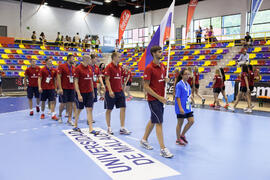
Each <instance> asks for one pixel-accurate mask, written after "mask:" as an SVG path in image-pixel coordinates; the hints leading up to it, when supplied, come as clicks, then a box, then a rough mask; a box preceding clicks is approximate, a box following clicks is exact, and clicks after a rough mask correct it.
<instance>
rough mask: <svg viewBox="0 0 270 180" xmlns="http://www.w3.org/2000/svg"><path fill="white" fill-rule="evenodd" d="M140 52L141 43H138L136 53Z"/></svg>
mask: <svg viewBox="0 0 270 180" xmlns="http://www.w3.org/2000/svg"><path fill="white" fill-rule="evenodd" d="M139 51H140V47H139V43H136V47H135V53H138V52H139Z"/></svg>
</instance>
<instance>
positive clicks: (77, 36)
mask: <svg viewBox="0 0 270 180" xmlns="http://www.w3.org/2000/svg"><path fill="white" fill-rule="evenodd" d="M74 40H75V44H76V46H80V42H81V38H80V35H79V33H77V34H76V35H75V36H74Z"/></svg>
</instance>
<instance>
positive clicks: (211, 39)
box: [208, 25, 214, 42]
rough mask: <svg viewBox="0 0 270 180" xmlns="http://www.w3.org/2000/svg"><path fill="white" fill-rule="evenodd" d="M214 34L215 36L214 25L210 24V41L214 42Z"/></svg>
mask: <svg viewBox="0 0 270 180" xmlns="http://www.w3.org/2000/svg"><path fill="white" fill-rule="evenodd" d="M213 36H214V31H213V26H212V25H210V29H209V31H208V38H209V42H213Z"/></svg>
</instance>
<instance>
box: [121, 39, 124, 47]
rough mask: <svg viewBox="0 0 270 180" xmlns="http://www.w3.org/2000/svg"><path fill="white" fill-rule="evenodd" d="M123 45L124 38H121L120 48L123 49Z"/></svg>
mask: <svg viewBox="0 0 270 180" xmlns="http://www.w3.org/2000/svg"><path fill="white" fill-rule="evenodd" d="M124 46H125V41H124V39H121V49H124Z"/></svg>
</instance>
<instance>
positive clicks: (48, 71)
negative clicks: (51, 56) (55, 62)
mask: <svg viewBox="0 0 270 180" xmlns="http://www.w3.org/2000/svg"><path fill="white" fill-rule="evenodd" d="M46 68H47V70H48V72H49V74H50V76H51V77H52V73H51V70H50V69H49V68H48V67H47V66H46Z"/></svg>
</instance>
